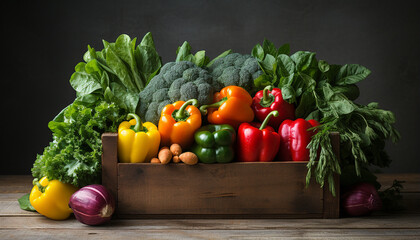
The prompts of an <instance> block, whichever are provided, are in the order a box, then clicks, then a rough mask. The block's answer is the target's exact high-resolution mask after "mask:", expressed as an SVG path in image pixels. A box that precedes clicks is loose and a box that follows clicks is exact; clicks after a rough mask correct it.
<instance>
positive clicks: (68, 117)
mask: <svg viewBox="0 0 420 240" xmlns="http://www.w3.org/2000/svg"><path fill="white" fill-rule="evenodd" d="M123 112H124V111H123V110H122V109H120V108H119V107H118V106H116V105H115V104H114V103H111V104H109V103H106V102H105V101H101V102H99V103H95V104H94V105H87V104H86V103H84V102H80V101H75V102H74V103H72V104H71V105H69V106H68V107H67V108H66V109H65V110H64V111H63V112H62V113H61V114H60V115H59V116H57V117H56V118H55V119H54V120H53V121H50V122H49V124H48V127H49V128H50V130H51V131H52V132H53V141H52V142H51V143H50V144H49V145H48V146H47V147H45V149H44V152H43V154H42V155H37V158H36V160H35V163H34V166H33V168H32V175H33V176H34V177H35V178H39V179H40V178H42V177H44V176H47V177H48V178H49V179H58V180H60V181H62V182H65V183H71V184H73V185H75V186H78V187H83V186H86V185H88V184H93V183H100V182H101V162H100V159H101V154H102V142H101V134H102V133H104V132H115V131H117V128H118V124H119V123H120V122H121V121H123V120H124V116H125V115H124V114H123Z"/></svg>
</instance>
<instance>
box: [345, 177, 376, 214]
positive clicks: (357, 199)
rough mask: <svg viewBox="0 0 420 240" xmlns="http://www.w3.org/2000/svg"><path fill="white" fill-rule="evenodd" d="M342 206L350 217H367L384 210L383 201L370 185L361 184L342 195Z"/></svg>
mask: <svg viewBox="0 0 420 240" xmlns="http://www.w3.org/2000/svg"><path fill="white" fill-rule="evenodd" d="M341 206H342V209H343V210H344V212H345V213H346V214H347V215H349V216H353V217H355V216H365V215H369V214H371V213H372V212H373V211H377V210H380V209H381V208H382V201H381V198H380V197H379V195H378V192H377V191H376V189H375V187H374V186H373V185H372V184H370V183H359V184H356V185H354V186H352V187H350V188H349V189H348V190H347V191H345V193H344V194H342V195H341Z"/></svg>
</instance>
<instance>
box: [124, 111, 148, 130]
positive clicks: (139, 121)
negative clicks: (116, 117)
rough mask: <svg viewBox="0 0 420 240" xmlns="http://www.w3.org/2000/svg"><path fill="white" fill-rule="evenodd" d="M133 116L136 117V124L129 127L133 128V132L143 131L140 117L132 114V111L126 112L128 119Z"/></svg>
mask: <svg viewBox="0 0 420 240" xmlns="http://www.w3.org/2000/svg"><path fill="white" fill-rule="evenodd" d="M133 118H134V119H136V125H134V127H132V128H131V129H133V130H134V131H135V132H141V131H144V127H143V123H142V121H141V119H140V117H139V116H138V115H137V114H134V113H129V114H127V120H130V119H133Z"/></svg>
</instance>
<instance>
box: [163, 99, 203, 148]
mask: <svg viewBox="0 0 420 240" xmlns="http://www.w3.org/2000/svg"><path fill="white" fill-rule="evenodd" d="M197 104H198V101H197V100H196V99H190V100H188V101H186V102H184V101H177V102H175V103H173V104H168V105H166V106H165V107H164V108H163V109H162V114H161V117H160V119H159V125H158V126H159V132H160V135H161V137H162V146H170V145H171V144H173V143H177V144H179V145H180V146H181V147H182V149H188V148H189V147H191V145H192V144H193V142H194V133H195V131H196V130H197V129H198V128H200V127H201V112H200V110H199V109H198V108H197V107H196V105H197Z"/></svg>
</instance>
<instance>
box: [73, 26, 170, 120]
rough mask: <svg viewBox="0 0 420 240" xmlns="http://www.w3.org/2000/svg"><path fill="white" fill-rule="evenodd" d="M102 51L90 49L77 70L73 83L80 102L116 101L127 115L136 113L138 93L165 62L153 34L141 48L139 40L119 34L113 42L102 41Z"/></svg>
mask: <svg viewBox="0 0 420 240" xmlns="http://www.w3.org/2000/svg"><path fill="white" fill-rule="evenodd" d="M103 45H104V48H103V49H102V50H101V51H95V49H93V48H91V47H90V46H88V51H87V52H86V53H85V54H84V56H83V60H84V62H80V63H79V64H77V65H76V67H75V72H74V73H73V75H72V76H71V78H70V84H71V86H72V87H73V88H74V90H76V94H77V99H78V100H79V101H84V102H88V103H94V102H96V101H98V100H105V101H107V102H114V103H116V104H117V105H118V106H119V107H121V108H122V109H125V110H127V112H135V110H136V107H137V103H138V100H139V93H140V92H141V91H142V90H143V89H144V88H145V87H146V85H147V84H148V83H149V81H150V80H151V79H152V78H153V77H154V76H155V75H156V74H157V73H158V72H159V70H160V68H161V66H162V62H161V58H160V56H159V54H158V53H157V51H156V48H155V44H154V42H153V37H152V34H151V33H147V34H146V35H145V36H144V37H143V39H142V41H141V42H140V44H139V45H137V46H136V38H134V39H132V40H131V38H130V37H129V36H128V35H126V34H122V35H120V36H119V37H118V38H117V40H116V41H115V42H114V43H109V42H107V41H105V40H103Z"/></svg>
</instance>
